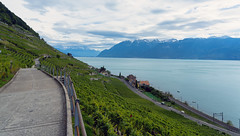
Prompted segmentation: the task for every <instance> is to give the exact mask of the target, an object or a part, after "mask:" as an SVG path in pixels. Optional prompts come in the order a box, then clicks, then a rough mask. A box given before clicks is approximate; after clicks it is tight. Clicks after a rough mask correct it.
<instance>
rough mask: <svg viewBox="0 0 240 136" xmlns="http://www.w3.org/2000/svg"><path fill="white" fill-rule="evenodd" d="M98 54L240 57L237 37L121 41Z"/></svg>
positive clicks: (115, 55)
mask: <svg viewBox="0 0 240 136" xmlns="http://www.w3.org/2000/svg"><path fill="white" fill-rule="evenodd" d="M98 57H119V58H159V59H213V60H218V59H219V60H239V59H240V38H231V37H215V38H187V39H183V40H174V39H172V40H169V41H159V40H153V41H149V40H135V41H133V42H131V41H123V42H121V43H119V44H116V45H115V46H113V47H112V48H111V49H109V50H104V51H102V52H101V53H100V54H99V55H98Z"/></svg>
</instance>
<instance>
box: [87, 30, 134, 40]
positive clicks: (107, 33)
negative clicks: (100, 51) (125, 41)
mask: <svg viewBox="0 0 240 136" xmlns="http://www.w3.org/2000/svg"><path fill="white" fill-rule="evenodd" d="M88 33H90V34H93V35H100V36H103V37H105V38H130V39H133V38H136V36H134V35H132V34H127V33H122V32H115V31H88Z"/></svg>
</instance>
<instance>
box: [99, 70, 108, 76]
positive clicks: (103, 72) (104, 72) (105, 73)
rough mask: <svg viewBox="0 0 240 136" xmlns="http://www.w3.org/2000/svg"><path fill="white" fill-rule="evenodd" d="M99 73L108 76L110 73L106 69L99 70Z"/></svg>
mask: <svg viewBox="0 0 240 136" xmlns="http://www.w3.org/2000/svg"><path fill="white" fill-rule="evenodd" d="M100 74H102V75H104V76H110V73H109V72H108V71H102V72H100Z"/></svg>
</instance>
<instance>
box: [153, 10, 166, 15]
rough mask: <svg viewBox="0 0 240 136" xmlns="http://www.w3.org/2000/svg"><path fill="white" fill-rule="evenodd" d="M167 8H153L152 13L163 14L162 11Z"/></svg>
mask: <svg viewBox="0 0 240 136" xmlns="http://www.w3.org/2000/svg"><path fill="white" fill-rule="evenodd" d="M165 12H166V10H163V9H153V10H151V13H153V14H161V13H165Z"/></svg>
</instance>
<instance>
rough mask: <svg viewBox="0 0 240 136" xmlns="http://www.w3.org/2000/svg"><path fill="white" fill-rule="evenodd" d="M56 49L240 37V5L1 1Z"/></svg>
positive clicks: (221, 1) (225, 0)
mask: <svg viewBox="0 0 240 136" xmlns="http://www.w3.org/2000/svg"><path fill="white" fill-rule="evenodd" d="M1 2H2V3H3V4H5V5H6V6H7V7H8V8H9V9H10V10H11V11H12V12H14V13H15V14H16V15H18V16H19V17H21V18H22V19H23V20H24V21H25V22H27V24H29V25H30V26H31V27H32V28H33V29H34V30H35V31H37V32H38V33H39V34H40V35H41V36H42V37H43V38H44V39H45V40H46V41H47V42H48V43H49V44H50V45H52V46H57V45H62V46H65V47H69V46H83V47H88V48H90V49H95V50H103V49H108V48H110V47H111V46H113V45H114V44H116V43H119V42H121V41H123V40H135V39H160V40H165V39H171V38H175V39H183V38H189V37H193V38H194V37H203V38H206V37H210V36H225V35H228V36H231V37H240V14H239V12H240V1H239V0H137V1H136V0H114V1H113V0H1Z"/></svg>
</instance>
